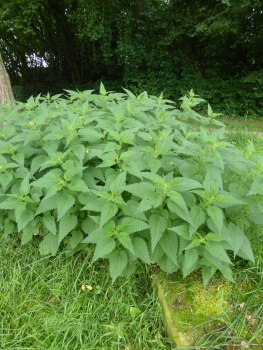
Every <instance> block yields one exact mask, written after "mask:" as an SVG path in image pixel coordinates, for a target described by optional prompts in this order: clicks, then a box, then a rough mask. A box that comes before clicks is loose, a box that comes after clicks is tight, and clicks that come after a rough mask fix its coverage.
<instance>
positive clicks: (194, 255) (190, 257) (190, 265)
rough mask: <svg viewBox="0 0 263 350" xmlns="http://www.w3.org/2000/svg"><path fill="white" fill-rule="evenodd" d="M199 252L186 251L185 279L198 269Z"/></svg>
mask: <svg viewBox="0 0 263 350" xmlns="http://www.w3.org/2000/svg"><path fill="white" fill-rule="evenodd" d="M197 260H198V252H197V250H196V249H190V250H186V251H185V253H184V264H183V277H184V278H185V277H186V276H188V275H189V274H190V273H191V272H192V271H193V270H194V269H195V267H196V262H197Z"/></svg>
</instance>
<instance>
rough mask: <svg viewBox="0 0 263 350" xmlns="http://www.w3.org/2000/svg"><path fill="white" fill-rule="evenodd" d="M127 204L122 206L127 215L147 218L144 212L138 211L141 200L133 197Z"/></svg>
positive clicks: (142, 218)
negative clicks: (138, 200)
mask: <svg viewBox="0 0 263 350" xmlns="http://www.w3.org/2000/svg"><path fill="white" fill-rule="evenodd" d="M126 204H127V205H125V206H123V208H122V211H123V212H124V214H125V215H127V216H130V217H133V218H137V219H141V220H147V218H146V216H145V215H144V213H137V209H138V206H139V202H137V201H135V200H132V199H131V200H129V201H128V202H127V203H126Z"/></svg>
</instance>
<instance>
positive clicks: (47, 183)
mask: <svg viewBox="0 0 263 350" xmlns="http://www.w3.org/2000/svg"><path fill="white" fill-rule="evenodd" d="M61 174H62V171H61V170H60V169H52V170H50V171H49V172H48V173H46V174H45V175H43V176H42V177H41V178H39V179H38V180H36V181H33V182H32V183H31V185H32V186H35V187H52V186H55V185H57V184H58V183H59V180H58V178H59V176H61Z"/></svg>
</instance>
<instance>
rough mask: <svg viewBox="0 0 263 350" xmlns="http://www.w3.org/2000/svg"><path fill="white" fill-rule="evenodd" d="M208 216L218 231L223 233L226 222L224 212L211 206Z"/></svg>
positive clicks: (208, 209)
mask: <svg viewBox="0 0 263 350" xmlns="http://www.w3.org/2000/svg"><path fill="white" fill-rule="evenodd" d="M207 214H208V215H209V216H210V218H211V220H212V221H213V223H214V224H215V226H216V228H217V229H218V231H219V232H221V230H222V226H223V222H224V214H223V212H222V210H221V209H220V208H218V207H216V206H210V207H207Z"/></svg>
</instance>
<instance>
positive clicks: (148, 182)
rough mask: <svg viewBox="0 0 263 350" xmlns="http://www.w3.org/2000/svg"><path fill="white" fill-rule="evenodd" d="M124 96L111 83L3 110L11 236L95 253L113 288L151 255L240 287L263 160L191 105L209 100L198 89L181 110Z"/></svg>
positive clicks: (3, 171)
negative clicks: (235, 272) (239, 264)
mask: <svg viewBox="0 0 263 350" xmlns="http://www.w3.org/2000/svg"><path fill="white" fill-rule="evenodd" d="M124 91H125V93H114V92H107V91H106V90H105V88H104V86H103V84H101V87H100V94H99V95H98V94H93V93H92V90H89V91H84V92H75V91H70V90H66V92H67V94H68V95H67V97H66V98H63V97H62V95H56V96H53V97H51V96H49V95H47V96H45V97H41V96H38V97H36V98H35V99H34V98H33V97H31V98H30V99H29V100H28V101H27V103H18V106H17V107H16V109H15V110H11V109H8V108H3V109H1V111H0V135H1V139H0V184H1V187H0V209H1V213H0V227H1V232H2V235H3V237H5V238H7V237H11V236H12V235H13V234H15V235H18V237H19V238H20V239H21V244H22V245H24V244H26V243H29V242H30V241H32V239H33V238H34V236H37V237H38V239H39V240H40V245H39V247H40V251H41V253H42V254H44V255H45V254H46V255H47V254H52V255H55V254H56V253H57V252H58V250H59V249H60V250H63V251H65V252H66V253H68V254H73V253H75V252H77V251H80V250H90V249H93V250H94V255H93V261H96V260H98V259H101V258H107V259H109V266H110V274H111V277H112V279H113V280H115V279H116V278H117V277H118V276H127V275H129V274H132V273H133V272H134V271H135V268H136V261H137V260H138V259H140V260H142V261H143V262H145V263H147V264H151V263H156V264H158V265H159V266H160V267H161V268H162V269H163V270H164V271H166V272H167V273H173V272H175V271H177V270H181V271H182V273H183V276H184V277H185V276H187V275H189V274H190V273H191V272H193V271H195V270H198V269H201V270H202V276H203V281H204V284H207V283H208V281H209V280H210V279H211V277H212V276H213V275H214V273H215V272H216V271H217V270H219V271H221V273H222V274H223V276H224V277H225V278H227V279H228V280H230V281H233V277H232V272H231V267H232V266H233V259H235V257H236V256H239V257H242V258H244V259H248V260H250V261H252V262H253V261H254V257H253V253H252V250H251V245H250V238H252V237H253V238H255V237H257V235H258V234H259V233H260V234H261V231H262V227H263V197H262V193H263V188H262V183H263V157H262V156H260V155H258V154H256V153H255V151H254V148H253V144H252V143H250V144H249V145H248V146H247V148H246V150H245V151H244V152H241V151H240V150H238V149H237V148H236V147H235V146H234V145H232V144H231V143H229V142H226V141H225V128H224V124H222V123H221V122H219V121H217V120H215V117H216V116H217V115H216V114H214V113H213V111H212V109H211V107H210V105H208V116H207V117H204V116H201V115H200V114H198V113H197V112H195V111H194V110H193V109H192V107H194V106H196V105H197V104H199V103H201V102H204V100H202V99H200V98H198V97H197V96H196V95H195V94H194V93H193V91H192V90H191V91H190V92H189V95H188V96H184V97H183V98H181V101H182V104H181V107H180V109H177V108H176V107H175V106H174V103H173V102H172V101H169V100H165V99H164V98H163V96H162V95H161V96H159V97H154V96H151V97H149V96H148V94H147V92H143V93H142V94H140V95H139V96H135V95H134V94H132V93H131V92H130V91H129V90H126V89H124ZM189 121H191V122H189ZM193 121H194V125H193ZM208 126H213V127H214V129H215V128H216V130H215V131H209V129H208V128H207V127H208ZM37 237H36V238H35V239H37Z"/></svg>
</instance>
